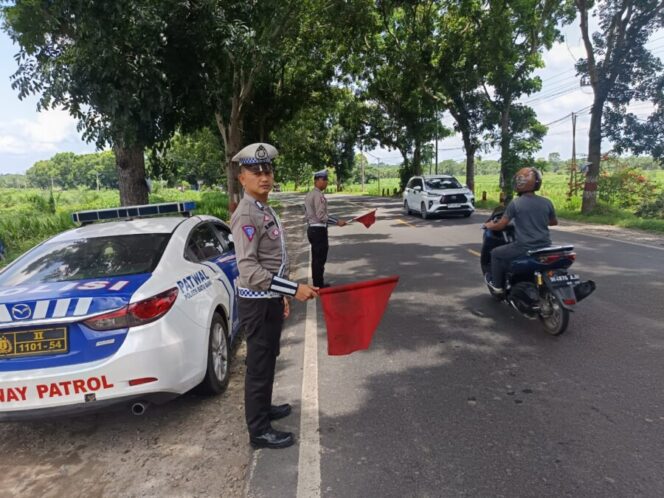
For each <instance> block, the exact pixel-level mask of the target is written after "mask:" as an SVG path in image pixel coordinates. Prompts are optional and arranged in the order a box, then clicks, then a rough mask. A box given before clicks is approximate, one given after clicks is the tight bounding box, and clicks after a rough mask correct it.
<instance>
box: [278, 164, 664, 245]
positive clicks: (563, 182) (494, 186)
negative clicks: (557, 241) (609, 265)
mask: <svg viewBox="0 0 664 498" xmlns="http://www.w3.org/2000/svg"><path fill="white" fill-rule="evenodd" d="M645 174H646V175H647V176H648V178H649V179H650V180H652V181H654V182H656V183H657V184H658V185H659V186H660V189H661V188H662V186H663V185H664V171H647V172H645ZM458 179H459V181H461V182H463V178H462V177H459V178H458ZM568 182H569V177H568V176H567V175H566V174H554V173H545V175H544V182H543V185H542V189H541V191H540V192H539V193H540V194H541V195H543V196H545V197H548V198H549V199H551V201H552V202H553V204H554V206H555V207H556V211H557V213H558V217H559V218H561V219H568V220H573V221H579V222H584V223H594V224H602V225H615V226H620V227H624V228H637V229H640V230H648V231H651V232H658V233H664V220H659V219H647V218H639V217H637V216H635V215H634V214H632V213H631V212H629V211H626V210H623V209H619V208H615V207H611V206H608V205H606V204H604V203H602V202H600V203H599V205H598V208H597V212H596V213H594V214H592V215H589V216H585V215H582V214H581V200H582V199H581V194H582V187H581V188H579V190H578V191H577V192H576V194H575V195H573V196H572V197H571V198H568V196H567V194H568V189H569V185H568ZM309 188H311V187H310V186H303V187H300V188H299V189H298V191H307V190H308V189H309ZM395 188H396V189H397V190H398V189H399V179H398V178H381V180H380V182H378V181H373V182H371V183H367V184H365V187H364V192H362V187H361V185H359V184H350V185H344V190H343V192H340V193H353V194H360V195H362V194H363V195H371V196H382V195H383V191H385V195H386V196H388V197H394V189H395ZM282 190H283V191H294V185H293V184H288V183H285V184H282ZM484 192H486V200H482V197H483V193H484ZM335 193H336V192H335V186H334V185H333V184H330V185H329V186H328V189H327V192H326V194H328V195H333V194H335ZM475 198H476V206H477V207H478V208H484V209H493V208H495V207H496V206H498V205H499V203H500V187H499V186H498V178H497V175H478V176H476V177H475Z"/></svg>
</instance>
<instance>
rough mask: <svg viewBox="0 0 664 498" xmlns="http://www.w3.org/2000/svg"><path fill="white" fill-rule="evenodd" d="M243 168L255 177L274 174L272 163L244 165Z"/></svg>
mask: <svg viewBox="0 0 664 498" xmlns="http://www.w3.org/2000/svg"><path fill="white" fill-rule="evenodd" d="M242 167H243V168H244V169H246V170H247V171H248V172H249V173H251V174H253V175H257V176H258V175H260V174H264V175H271V174H272V173H274V168H273V167H272V164H270V163H256V164H243V165H242Z"/></svg>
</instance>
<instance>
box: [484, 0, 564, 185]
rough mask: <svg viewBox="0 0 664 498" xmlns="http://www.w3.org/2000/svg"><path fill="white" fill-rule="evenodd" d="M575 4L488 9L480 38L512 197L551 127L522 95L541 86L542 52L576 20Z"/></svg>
mask: <svg viewBox="0 0 664 498" xmlns="http://www.w3.org/2000/svg"><path fill="white" fill-rule="evenodd" d="M569 7H570V4H568V3H567V2H560V1H559V0H523V1H514V0H494V1H490V2H486V5H485V6H484V9H483V15H482V17H481V21H480V22H481V23H482V27H481V29H480V39H481V40H482V51H483V53H484V54H486V57H487V60H486V67H487V69H488V70H487V78H486V84H488V85H489V86H490V87H491V88H492V90H493V91H492V92H490V91H489V90H488V89H487V87H485V90H486V96H487V98H488V99H489V101H490V102H491V104H492V107H493V110H494V112H496V113H497V116H496V117H497V120H498V122H499V130H497V131H496V132H494V133H492V138H493V140H494V143H495V144H497V145H498V144H499V146H500V150H501V157H500V161H501V178H500V184H501V187H503V190H504V191H505V192H506V194H507V195H508V196H510V195H511V189H512V187H511V178H512V176H513V175H514V173H515V172H516V170H517V169H518V167H519V166H520V162H521V161H522V160H523V159H527V160H532V156H531V154H532V152H533V151H534V150H536V149H537V148H538V146H539V143H540V142H541V139H542V137H543V135H544V133H545V131H546V130H545V129H544V128H543V127H542V125H541V124H539V122H538V121H537V119H536V116H535V113H534V112H533V111H532V109H530V108H529V107H527V106H525V105H523V104H517V103H516V100H517V99H518V98H519V97H520V96H522V95H530V94H532V93H533V92H535V91H537V90H539V89H540V88H541V80H540V79H539V78H537V77H533V75H532V73H533V71H534V70H535V69H537V68H538V67H542V66H543V61H542V55H541V54H542V51H543V50H544V49H546V48H551V46H552V45H553V43H554V42H555V41H557V40H559V39H560V32H559V26H560V23H564V22H567V21H569V20H571V13H570V9H569ZM492 121H493V119H492ZM515 140H516V141H517V142H515ZM524 153H525V155H526V157H524V156H523V155H524Z"/></svg>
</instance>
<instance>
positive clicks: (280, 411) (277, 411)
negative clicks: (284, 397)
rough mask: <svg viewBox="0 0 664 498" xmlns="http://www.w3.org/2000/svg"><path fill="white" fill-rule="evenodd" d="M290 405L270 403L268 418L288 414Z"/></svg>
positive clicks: (272, 418)
mask: <svg viewBox="0 0 664 498" xmlns="http://www.w3.org/2000/svg"><path fill="white" fill-rule="evenodd" d="M290 412H291V406H290V405H289V404H288V403H285V404H283V405H272V406H271V407H270V420H279V419H280V418H284V417H287V416H288V415H290Z"/></svg>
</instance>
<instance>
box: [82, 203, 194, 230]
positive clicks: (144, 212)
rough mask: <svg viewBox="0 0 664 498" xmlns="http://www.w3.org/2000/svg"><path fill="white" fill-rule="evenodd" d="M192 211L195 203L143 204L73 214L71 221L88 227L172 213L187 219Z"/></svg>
mask: <svg viewBox="0 0 664 498" xmlns="http://www.w3.org/2000/svg"><path fill="white" fill-rule="evenodd" d="M194 209H196V203H195V202H193V201H185V202H164V203H161V204H144V205H142V206H123V207H119V208H109V209H94V210H90V211H79V212H78V213H73V214H72V215H71V219H72V220H74V223H80V224H81V225H88V224H90V223H94V222H95V221H109V220H121V219H128V218H145V217H150V216H159V215H163V214H174V213H182V215H183V216H186V217H189V216H191V212H192V211H193V210H194Z"/></svg>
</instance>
